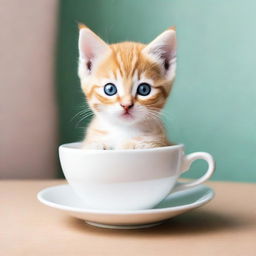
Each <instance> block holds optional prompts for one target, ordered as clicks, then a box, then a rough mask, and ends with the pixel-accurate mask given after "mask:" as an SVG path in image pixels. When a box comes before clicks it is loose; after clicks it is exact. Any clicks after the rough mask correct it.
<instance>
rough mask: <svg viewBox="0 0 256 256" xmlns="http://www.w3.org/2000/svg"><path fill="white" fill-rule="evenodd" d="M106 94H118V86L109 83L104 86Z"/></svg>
mask: <svg viewBox="0 0 256 256" xmlns="http://www.w3.org/2000/svg"><path fill="white" fill-rule="evenodd" d="M104 92H105V93H106V94H107V95H108V96H113V95H115V94H116V93H117V89H116V86H115V85H114V84H111V83H108V84H106V85H105V86H104Z"/></svg>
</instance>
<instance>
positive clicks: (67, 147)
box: [59, 143, 215, 211]
mask: <svg viewBox="0 0 256 256" xmlns="http://www.w3.org/2000/svg"><path fill="white" fill-rule="evenodd" d="M80 147H81V143H70V144H64V145H61V146H60V147H59V155H60V162H61V166H62V169H63V172H64V175H65V177H66V179H67V181H68V183H69V184H70V185H71V187H72V188H73V189H74V191H75V192H76V193H77V195H79V196H80V197H81V198H83V201H84V203H85V204H86V206H88V207H89V208H92V209H99V210H112V211H125V210H126V211H127V210H128V211H129V210H141V209H148V208H152V207H154V206H156V205H157V204H158V203H160V202H161V201H162V200H163V199H164V198H165V197H167V196H168V195H169V194H170V193H174V192H176V191H183V190H187V189H189V188H191V187H194V186H197V185H199V184H201V183H203V182H205V181H206V180H208V179H209V178H210V177H211V175H212V174H213V172H214V169H215V162H214V160H213V157H212V156H211V155H210V154H208V153H204V152H197V153H192V154H189V155H185V154H184V145H181V144H180V145H175V146H168V147H161V148H152V149H136V150H84V149H81V148H80ZM197 159H203V160H205V161H206V162H207V163H208V170H207V171H206V172H205V174H204V175H203V176H201V177H200V178H199V179H196V180H194V181H192V182H187V183H177V180H178V178H179V176H180V175H181V174H182V173H184V172H185V171H187V170H188V169H189V167H190V165H191V163H192V162H193V161H195V160H197Z"/></svg>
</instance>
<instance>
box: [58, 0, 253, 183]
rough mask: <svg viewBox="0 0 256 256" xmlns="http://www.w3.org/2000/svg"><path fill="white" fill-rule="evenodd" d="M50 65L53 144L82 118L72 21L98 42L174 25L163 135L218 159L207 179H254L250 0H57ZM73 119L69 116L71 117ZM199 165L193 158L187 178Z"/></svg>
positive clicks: (146, 37)
mask: <svg viewBox="0 0 256 256" xmlns="http://www.w3.org/2000/svg"><path fill="white" fill-rule="evenodd" d="M60 8H61V9H60V30H59V48H58V65H57V84H58V99H59V104H60V143H64V142H71V141H75V140H79V139H81V138H82V136H83V131H84V126H85V125H86V123H87V121H88V120H85V122H80V123H79V118H77V117H75V118H73V117H74V116H75V114H76V113H77V112H78V111H79V110H81V109H82V107H83V105H84V104H85V103H84V98H83V96H82V94H81V91H80V87H79V81H78V78H77V75H76V69H77V56H78V53H77V37H78V30H77V22H78V21H79V22H83V23H85V24H86V25H88V26H89V27H90V28H92V29H93V30H94V31H95V32H96V33H98V34H99V35H101V36H102V37H103V39H105V40H106V41H108V42H110V43H112V42H117V41H123V40H134V41H142V42H149V41H150V40H152V39H153V38H154V37H155V36H156V35H158V34H159V33H161V32H162V31H163V30H165V29H166V28H167V27H169V26H171V25H176V26H177V34H178V71H177V80H176V83H175V86H174V90H173V92H172V95H171V97H170V99H169V102H168V104H167V106H166V109H165V113H166V116H167V117H166V119H165V122H166V126H167V128H168V133H169V137H170V138H171V139H172V140H173V141H175V142H180V143H184V144H185V145H186V151H187V153H189V152H193V151H207V152H210V153H211V154H213V156H214V157H215V159H216V161H217V172H216V174H215V175H214V177H213V179H217V180H233V181H248V182H253V181H254V182H255V181H256V136H255V133H256V106H255V105H256V103H255V102H256V100H255V99H256V76H255V67H256V49H255V47H256V33H255V26H256V16H255V8H256V2H255V1H253V0H244V1H241V0H233V1H229V0H214V1H213V0H208V1H204V0H193V1H188V0H173V1H170V0H139V1H137V0H108V1H106V0H94V1H84V0H76V1H72V0H63V1H61V7H60ZM72 118H73V119H72ZM204 168H206V166H205V164H204V163H201V162H198V163H195V164H194V166H193V171H192V172H191V173H190V174H188V175H187V177H196V176H197V175H199V174H200V173H201V172H202V170H203V169H204Z"/></svg>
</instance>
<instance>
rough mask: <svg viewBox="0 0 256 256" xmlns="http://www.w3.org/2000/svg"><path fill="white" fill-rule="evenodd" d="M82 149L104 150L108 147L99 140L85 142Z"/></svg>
mask: <svg viewBox="0 0 256 256" xmlns="http://www.w3.org/2000/svg"><path fill="white" fill-rule="evenodd" d="M82 149H97V150H104V149H107V147H106V145H105V144H103V143H99V142H92V143H84V144H83V146H82Z"/></svg>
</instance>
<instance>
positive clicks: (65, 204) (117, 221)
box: [37, 184, 214, 229]
mask: <svg viewBox="0 0 256 256" xmlns="http://www.w3.org/2000/svg"><path fill="white" fill-rule="evenodd" d="M213 197H214V192H213V190H212V189H211V188H209V187H207V186H205V185H199V186H197V187H194V188H191V189H189V190H187V191H183V192H176V193H174V194H172V195H170V196H168V197H167V198H166V199H164V200H163V201H162V202H161V203H160V204H159V205H157V206H156V207H155V208H153V209H146V210H137V211H109V210H108V211H102V210H94V209H89V208H88V207H86V205H85V204H84V203H83V201H82V200H81V199H80V198H79V197H78V196H77V195H76V194H75V193H74V192H73V190H72V188H71V187H70V186H69V185H68V184H65V185H59V186H54V187H49V188H46V189H43V190H42V191H40V192H39V193H38V195H37V198H38V200H39V201H40V202H42V203H43V204H46V205H48V206H50V207H53V208H56V209H59V210H62V211H65V212H67V214H69V215H71V216H74V217H76V218H79V219H83V220H85V221H86V222H87V223H88V224H90V225H94V226H97V227H103V228H115V229H135V228H147V227H152V226H155V225H158V224H160V223H162V222H163V221H164V220H167V219H169V218H172V217H174V216H177V215H179V214H182V213H184V212H187V211H190V210H192V209H195V208H197V207H199V206H202V205H204V204H206V203H207V202H209V201H210V200H211V199H212V198H213Z"/></svg>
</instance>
